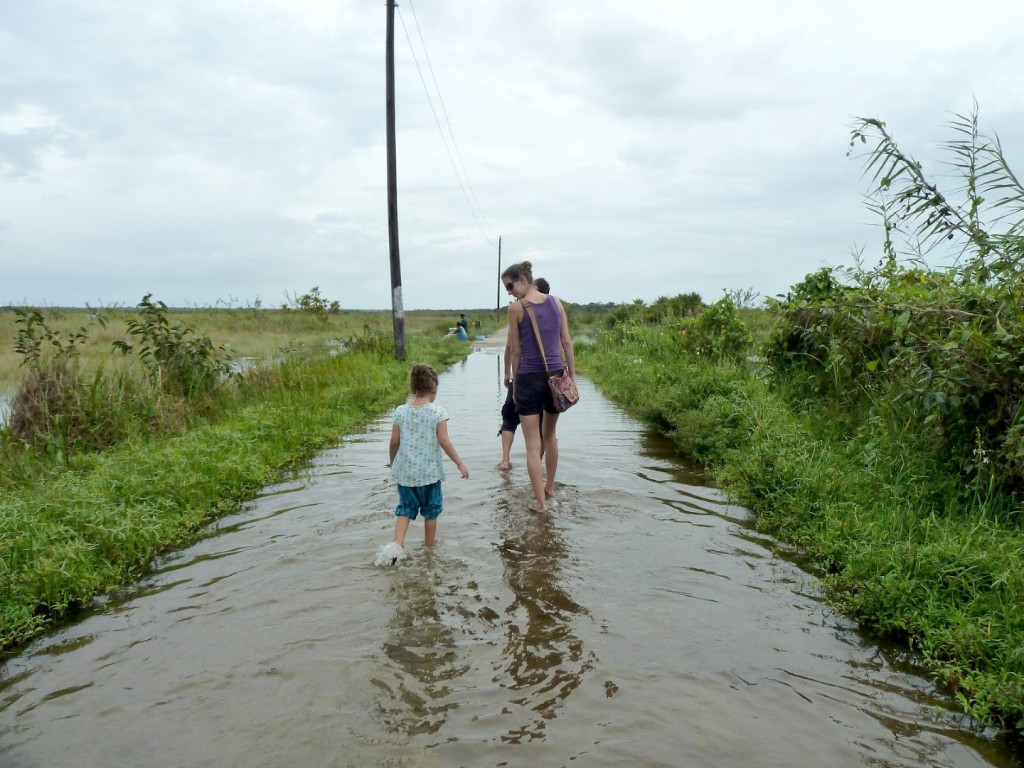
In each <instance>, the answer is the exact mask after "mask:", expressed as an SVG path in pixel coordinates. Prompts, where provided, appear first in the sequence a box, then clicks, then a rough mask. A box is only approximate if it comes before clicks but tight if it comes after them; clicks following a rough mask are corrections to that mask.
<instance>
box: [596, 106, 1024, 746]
mask: <svg viewBox="0 0 1024 768" xmlns="http://www.w3.org/2000/svg"><path fill="white" fill-rule="evenodd" d="M952 129H953V131H954V134H955V137H954V139H953V141H951V142H949V144H948V145H947V146H948V149H949V150H950V152H951V156H952V158H953V160H952V161H951V163H950V166H951V167H952V169H953V170H954V172H955V173H957V174H959V176H960V178H961V180H962V186H961V187H960V188H959V189H957V190H955V191H954V193H953V197H955V198H957V201H954V200H953V199H951V197H950V196H947V195H945V194H944V193H943V192H941V191H940V190H939V188H938V186H937V185H936V184H934V183H932V182H930V181H929V180H928V179H926V177H925V175H924V171H923V166H922V165H921V164H919V163H918V162H917V161H915V160H914V159H913V158H911V157H910V156H908V155H906V154H904V153H903V152H901V150H900V149H899V148H898V146H897V145H896V143H895V141H894V140H893V139H892V137H891V136H890V135H889V134H888V133H887V131H886V129H885V126H884V124H883V123H881V122H880V121H877V120H862V121H860V122H858V124H857V125H856V127H855V129H854V131H853V142H854V144H855V146H857V147H861V146H866V147H867V151H868V154H867V156H866V160H865V165H866V168H867V175H868V177H869V178H870V179H871V180H872V190H871V200H872V206H871V207H872V209H873V210H875V211H876V212H878V214H879V215H880V216H881V218H882V224H883V226H884V228H885V233H886V241H885V250H884V253H883V257H882V259H881V260H880V262H879V263H878V264H877V266H875V267H874V268H865V267H864V266H863V265H857V266H856V267H855V268H852V269H846V270H833V269H823V270H820V271H819V272H816V273H814V274H811V275H808V276H807V278H806V279H805V280H804V281H802V282H801V283H800V284H798V285H796V286H794V287H793V289H792V290H791V291H790V292H789V294H788V295H787V296H785V297H782V298H780V299H779V300H777V301H773V302H770V303H769V307H768V308H766V309H763V310H760V311H758V310H749V309H737V308H736V307H735V302H734V301H732V300H731V299H730V298H729V297H728V295H727V298H725V299H723V300H722V301H720V302H718V303H717V304H715V305H712V306H711V307H707V308H703V309H700V311H699V314H696V316H693V317H691V316H689V315H688V314H684V313H682V312H681V311H679V310H680V309H681V308H682V307H684V306H685V305H686V304H687V303H688V302H687V298H686V297H678V298H677V300H669V299H665V300H659V302H656V303H655V305H654V306H652V307H645V306H643V304H642V302H641V303H639V304H634V305H633V306H630V307H624V308H622V309H621V310H619V311H616V312H615V313H613V315H612V316H611V317H610V318H609V322H608V324H607V325H606V327H605V328H604V329H602V330H601V332H600V333H599V334H597V336H596V338H595V341H594V343H593V344H591V345H586V344H582V345H579V347H578V348H577V352H578V359H579V360H580V365H581V369H582V370H585V371H586V372H587V373H588V374H589V375H590V376H592V377H593V378H594V380H595V381H597V382H598V383H599V385H600V386H601V387H602V388H603V389H604V390H605V391H606V392H607V393H608V394H609V395H610V396H611V397H613V398H615V399H616V400H619V401H621V402H623V403H626V404H631V405H630V407H632V408H633V410H634V411H635V412H636V413H637V414H638V415H639V416H641V417H643V418H645V419H646V420H647V421H649V422H650V423H652V424H654V425H656V426H658V427H659V428H660V429H661V430H663V431H664V432H665V433H666V434H669V435H671V436H672V437H673V439H674V440H675V442H676V443H677V444H678V446H679V447H680V450H681V451H682V452H683V453H685V454H687V455H689V456H691V457H693V458H696V459H698V460H700V461H702V462H705V463H706V465H707V467H708V469H709V472H710V473H711V476H712V477H713V478H714V479H715V481H716V482H717V483H719V484H720V485H721V486H722V487H723V488H725V489H726V490H727V491H728V492H730V493H731V494H732V495H734V496H735V497H736V498H737V499H738V500H739V501H740V502H742V503H743V504H745V505H746V506H747V507H748V508H750V509H751V511H752V513H753V515H754V517H755V521H756V524H757V526H758V527H759V528H761V529H763V530H766V531H769V532H772V533H773V534H774V535H776V536H777V537H778V538H780V539H781V540H784V541H787V542H790V543H792V544H794V545H796V546H797V547H799V548H801V549H802V550H803V551H804V552H806V554H807V556H808V557H809V559H810V562H812V563H813V564H814V565H815V566H816V567H817V568H818V569H819V571H820V574H821V576H822V579H823V583H824V585H825V588H826V590H827V592H828V594H829V597H830V599H831V600H832V601H833V602H834V604H836V605H837V606H839V607H840V608H841V609H843V610H844V611H846V612H847V613H849V614H850V615H851V616H854V617H856V618H858V619H859V620H861V621H862V622H863V624H864V625H865V627H867V628H869V629H871V630H873V631H874V632H876V633H878V634H879V635H880V636H885V637H890V638H894V639H896V640H899V641H903V642H905V643H906V644H907V645H908V646H909V647H910V648H912V649H914V650H915V651H917V652H918V653H919V654H920V655H921V657H922V658H923V660H924V662H925V664H926V665H927V666H928V668H929V669H930V670H931V671H932V672H933V673H934V675H935V677H936V679H937V680H938V681H940V682H941V683H942V684H944V685H946V686H948V687H949V689H950V690H952V691H954V692H955V693H956V696H957V698H958V700H959V701H960V703H961V704H962V706H963V708H964V710H965V712H967V713H968V714H970V715H972V716H973V717H975V718H977V719H978V720H979V721H981V722H983V723H986V724H993V725H996V726H999V727H1001V728H1002V729H1004V731H1005V732H1006V733H1007V734H1009V735H1015V736H1016V737H1018V738H1019V737H1020V736H1021V735H1024V610H1022V608H1024V520H1022V515H1021V508H1022V502H1024V497H1022V494H1024V400H1022V398H1024V301H1022V299H1024V269H1022V259H1024V188H1022V186H1021V184H1020V183H1019V182H1018V181H1017V179H1016V177H1015V176H1014V175H1013V173H1012V172H1011V171H1010V169H1009V168H1008V167H1007V165H1006V162H1005V160H1004V158H1003V154H1002V149H1001V147H1000V145H999V143H998V140H997V139H994V138H987V137H985V136H983V135H981V134H980V133H979V131H978V128H977V118H976V115H974V114H972V115H970V116H967V117H958V118H957V119H956V120H955V121H954V122H953V123H952ZM869 142H870V144H869ZM904 236H906V241H907V242H910V243H913V245H912V246H910V247H909V250H907V249H906V248H904V249H903V252H901V251H900V249H899V248H898V245H899V244H901V243H902V242H903V237H904ZM925 255H930V256H933V257H934V256H943V255H945V256H946V259H945V260H946V262H947V263H946V264H945V265H944V266H941V267H928V266H926V265H925V262H924V257H925ZM705 317H709V318H710V319H709V320H707V321H706V322H704V321H703V318H705Z"/></svg>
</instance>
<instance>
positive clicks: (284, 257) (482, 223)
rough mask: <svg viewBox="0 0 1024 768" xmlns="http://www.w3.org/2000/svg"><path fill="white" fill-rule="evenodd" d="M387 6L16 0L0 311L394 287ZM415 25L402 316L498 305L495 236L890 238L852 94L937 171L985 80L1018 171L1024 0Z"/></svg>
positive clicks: (729, 263) (751, 240)
mask: <svg viewBox="0 0 1024 768" xmlns="http://www.w3.org/2000/svg"><path fill="white" fill-rule="evenodd" d="M385 22H386V7H385V3H384V2H380V1H379V0H359V1H358V2H357V1H356V0H337V2H328V1H327V0H324V1H317V0H246V1H243V0H173V1H171V0H149V1H148V2H123V1H122V0H118V1H117V2H114V1H113V0H33V1H32V2H27V1H25V0H0V304H33V305H51V306H52V305H71V306H85V305H86V304H89V305H92V306H110V305H125V306H134V305H135V304H136V303H138V301H139V300H140V299H141V298H142V296H143V295H144V294H146V293H152V294H153V295H154V297H155V298H156V299H160V300H162V301H165V302H166V303H167V304H169V305H171V306H210V305H217V304H220V305H224V304H227V305H233V306H249V305H253V304H255V303H256V302H257V301H259V302H261V303H262V304H263V306H278V305H280V304H281V303H283V302H285V301H287V300H288V298H289V297H290V296H295V295H298V294H301V293H304V292H306V291H308V290H309V289H310V288H312V287H313V286H318V287H319V288H320V291H321V294H322V295H324V296H325V297H327V298H328V299H336V300H338V301H340V303H341V305H342V306H343V307H345V308H363V309H386V308H389V307H390V306H391V274H390V266H389V252H388V234H387V191H386V190H387V186H386V181H387V175H386V169H387V166H386V157H385V109H384V106H385V102H384V86H385V77H384V72H385V67H384V64H385V51H384V41H385ZM395 29H396V32H395V60H396V92H397V96H396V104H397V107H396V108H397V125H398V134H397V146H398V150H397V158H398V215H399V234H400V247H401V271H402V284H403V297H404V298H403V301H404V306H405V308H406V309H422V308H436V309H440V308H483V307H493V306H494V305H495V302H496V301H498V300H499V296H498V292H497V285H498V283H497V271H498V270H497V266H498V236H499V235H500V236H501V237H502V264H503V266H504V265H507V264H509V263H511V262H514V261H520V260H523V259H529V260H531V261H532V262H533V264H534V274H535V276H543V277H547V278H548V279H549V280H550V282H551V283H552V286H553V290H554V292H555V293H556V294H558V295H559V296H562V297H563V298H565V299H566V300H569V301H573V302H579V303H587V302H592V301H597V302H605V301H611V302H625V301H632V300H634V299H638V298H639V299H643V300H645V301H648V302H650V301H653V300H654V299H656V298H657V297H659V296H674V295H676V294H678V293H686V292H690V291H696V292H698V293H700V294H701V296H702V297H703V298H704V299H705V301H714V300H717V299H718V298H720V297H721V296H722V292H723V289H747V288H752V289H754V290H755V291H757V292H759V293H761V294H764V295H769V296H770V295H775V294H779V293H784V292H785V291H786V290H787V288H789V286H791V285H792V284H794V283H796V282H798V281H799V280H801V279H802V278H803V276H804V275H805V274H807V273H808V272H811V271H814V270H816V269H818V268H819V267H820V266H823V265H849V264H852V263H853V257H852V253H853V252H854V251H855V250H857V249H860V248H863V249H864V252H865V258H866V259H867V260H869V261H873V260H875V259H877V256H878V254H879V235H878V233H879V227H878V223H877V221H875V220H874V219H873V218H872V215H871V214H870V213H869V212H868V211H867V210H866V208H865V207H864V205H863V195H864V193H865V192H866V191H867V187H866V184H865V182H864V181H863V180H862V179H861V170H862V161H860V160H857V159H850V158H847V155H846V153H847V149H848V144H849V132H850V126H851V124H852V122H853V119H854V117H856V116H861V117H878V118H881V119H883V120H885V121H886V123H887V125H888V127H889V129H890V130H891V132H892V133H893V134H894V135H895V136H896V138H897V140H898V141H899V142H900V144H901V146H902V147H903V148H904V149H905V150H907V151H909V152H911V153H912V154H914V155H916V156H917V157H918V158H919V159H921V160H923V161H925V162H926V164H927V163H929V162H931V161H932V160H933V159H935V158H936V157H939V156H941V154H940V153H939V151H938V146H939V145H940V144H941V143H942V142H945V141H948V140H950V139H951V138H953V134H952V133H951V132H950V130H949V129H948V128H947V127H946V125H947V123H948V122H949V121H950V120H951V119H952V117H953V115H954V114H955V113H961V114H962V113H965V112H969V111H970V109H971V105H972V102H973V100H975V99H976V100H977V102H978V105H979V111H980V118H981V124H982V128H983V129H985V130H988V131H994V132H996V133H998V135H999V137H1000V138H1001V139H1002V142H1003V145H1004V148H1005V150H1006V152H1007V155H1008V158H1009V160H1010V163H1011V166H1013V167H1014V168H1015V169H1016V171H1017V173H1018V175H1020V174H1024V87H1022V86H1021V78H1022V76H1024V39H1022V37H1024V3H1022V2H1020V0H1005V1H1004V2H997V1H996V0H975V2H974V3H972V4H970V5H965V4H964V3H963V2H960V1H958V2H943V1H942V0H929V1H928V2H924V1H923V0H916V1H914V2H911V1H908V0H903V1H899V0H884V1H879V2H876V1H875V0H861V2H857V3H841V4H840V3H829V2H821V0H813V1H808V2H798V1H796V0H778V1H776V2H764V0H720V1H719V2H715V3H711V2H706V0H702V1H701V2H693V1H691V0H648V1H647V2H636V1H635V0H632V1H630V2H626V1H625V0H589V2H555V1H554V0H483V1H481V0H476V1H474V2H470V0H404V1H403V2H401V4H400V6H399V9H398V13H397V15H396V21H395ZM406 32H408V35H409V37H410V38H411V41H412V47H410V43H409V41H408V40H407V38H406ZM424 43H425V49H424ZM427 57H429V66H428V58H427ZM417 61H418V64H419V67H417ZM435 80H436V85H437V89H436V90H435V84H434V81H435ZM423 81H425V82H426V84H427V86H428V89H429V93H430V97H431V99H432V101H428V97H427V93H428V90H425V89H424V85H423ZM438 94H439V95H438ZM431 105H433V109H432V107H431ZM435 114H436V118H435ZM438 122H439V123H440V125H441V127H442V128H443V129H444V136H445V140H443V139H442V132H441V131H439V129H438ZM449 126H450V131H449ZM452 137H454V141H453V138H452ZM938 170H940V169H939V168H938V167H936V171H938ZM939 181H940V183H941V181H942V178H941V177H940V178H939ZM500 301H501V303H502V304H504V302H505V301H506V299H505V292H504V290H502V291H501V295H500Z"/></svg>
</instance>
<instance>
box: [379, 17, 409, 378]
mask: <svg viewBox="0 0 1024 768" xmlns="http://www.w3.org/2000/svg"><path fill="white" fill-rule="evenodd" d="M387 6H388V24H387V37H386V40H385V44H384V50H385V59H386V62H387V66H386V68H385V79H386V80H387V96H386V105H385V111H386V112H387V135H388V245H389V246H390V252H391V318H392V324H393V325H394V328H395V358H396V359H398V360H404V359H405V310H404V309H403V308H402V263H401V261H400V260H399V258H398V171H397V168H396V166H397V164H398V162H397V159H396V157H397V156H396V153H395V2H394V0H387Z"/></svg>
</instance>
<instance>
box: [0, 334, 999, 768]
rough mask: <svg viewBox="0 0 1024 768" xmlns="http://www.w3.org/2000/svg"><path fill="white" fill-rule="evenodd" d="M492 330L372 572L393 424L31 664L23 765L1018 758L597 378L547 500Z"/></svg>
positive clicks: (15, 733)
mask: <svg viewBox="0 0 1024 768" xmlns="http://www.w3.org/2000/svg"><path fill="white" fill-rule="evenodd" d="M500 374H501V370H500V359H499V357H498V355H497V354H496V351H495V350H481V351H477V352H474V353H473V354H472V355H470V356H469V358H468V359H467V360H466V361H465V362H464V363H462V364H460V365H457V366H456V367H455V368H454V369H453V370H452V371H450V372H449V373H446V374H445V375H444V376H443V377H442V381H441V390H440V398H439V401H440V402H442V403H443V404H444V405H445V406H446V407H447V408H448V410H449V412H450V414H451V419H452V420H451V422H450V432H451V434H452V437H453V439H454V441H455V444H456V446H457V447H458V448H459V450H460V452H461V453H462V455H463V457H464V458H465V459H466V461H467V463H468V464H469V465H470V468H471V471H472V475H471V477H470V479H469V480H465V481H464V480H460V479H458V478H457V476H456V475H455V473H454V471H453V470H452V471H450V472H449V479H448V481H447V482H446V484H445V510H446V511H445V513H444V515H443V516H442V517H441V520H440V524H439V537H440V542H441V543H440V545H439V548H438V549H437V550H436V551H435V552H433V553H428V552H426V551H425V550H424V549H423V548H422V546H421V545H420V543H419V537H420V536H421V535H422V533H421V532H422V526H421V524H420V522H418V521H417V522H416V523H414V524H413V526H412V529H411V531H410V538H409V542H410V552H411V557H409V558H408V559H407V560H405V561H402V562H400V563H399V564H398V565H397V566H395V567H391V568H374V567H373V566H372V561H373V558H374V554H375V551H376V549H377V547H378V546H379V545H380V544H382V543H383V542H386V541H387V540H388V539H389V537H390V534H391V530H392V526H393V522H392V521H393V518H392V510H393V507H394V502H395V499H396V494H395V491H394V488H393V486H391V485H390V484H389V482H388V480H387V475H386V470H385V468H384V464H385V462H386V460H387V438H388V434H389V430H390V427H389V422H388V421H387V419H383V420H381V421H379V422H377V423H376V424H374V425H372V427H371V428H370V429H369V430H368V431H367V432H366V433H364V434H359V435H355V436H352V437H350V438H348V439H346V440H345V441H344V442H343V443H342V444H340V445H339V446H338V447H336V448H334V449H332V450H328V451H325V452H324V453H322V454H321V455H320V456H319V457H318V459H317V460H316V462H315V464H314V466H313V467H312V468H311V469H309V470H308V471H306V472H304V473H302V475H301V476H298V477H296V478H294V479H293V480H292V481H291V482H288V483H285V484H282V485H280V486H278V487H274V488H268V489H266V491H265V492H264V493H263V494H262V496H260V498H258V499H256V500H255V501H253V502H252V503H250V504H248V505H247V506H246V507H245V508H244V509H243V510H242V511H241V512H240V513H239V514H237V515H234V516H232V517H230V518H226V519H223V520H221V521H220V522H219V523H218V524H217V525H216V526H215V527H214V528H212V529H211V530H210V531H209V535H208V536H207V537H206V538H205V539H204V540H203V541H202V542H200V543H198V544H197V545H195V546H193V547H191V548H189V549H187V550H183V551H181V552H179V553H177V554H175V555H173V556H171V557H168V558H166V559H165V560H163V561H162V562H161V563H159V564H158V567H157V568H156V570H155V572H154V573H153V574H152V575H151V576H150V577H149V578H147V579H146V580H145V581H144V582H143V583H142V584H140V585H139V586H138V587H137V588H135V589H133V590H132V591H131V592H130V593H128V594H126V595H123V596H121V597H119V598H117V599H110V600H109V601H108V602H107V603H106V604H105V605H104V606H102V609H101V610H100V611H98V612H96V613H95V614H93V615H91V616H88V617H86V618H85V619H84V620H82V621H80V622H79V623H77V624H75V625H74V626H72V627H69V628H67V629H65V630H63V631H61V632H59V633H57V634H55V635H53V636H52V637H50V638H48V639H46V640H44V641H42V642H40V643H38V644H36V645H35V646H34V647H33V648H31V649H29V651H28V652H26V653H24V654H23V655H21V656H19V657H17V658H15V659H13V660H11V661H9V662H8V663H7V664H6V666H5V668H4V669H3V670H2V680H0V708H2V709H0V765H3V766H6V767H7V768H19V767H29V766H32V767H36V766H40V767H41V766H45V767H48V768H50V767H53V766H76V767H79V768H80V767H81V766H108V765H113V766H136V765H139V766H141V765H145V766H149V767H152V768H160V767H162V766H193V765H212V766H239V767H241V766H246V767H247V768H248V767H251V766H293V765H294V766H359V767H360V768H361V767H363V766H389V767H390V768H401V767H406V766H407V767H408V768H413V767H419V766H536V767H539V766H545V767H546V766H569V765H576V766H733V765H736V766H739V765H742V766H919V765H929V766H985V765H990V766H1012V765H1014V763H1013V761H1012V760H1011V759H1010V757H1009V756H1008V755H1007V753H1006V752H1005V751H1004V750H1003V749H1002V747H1001V746H999V745H998V743H996V742H994V741H992V740H991V739H990V738H989V737H988V736H987V735H986V734H984V733H978V732H974V731H972V730H971V729H970V723H968V722H966V721H964V720H962V719H961V718H959V717H957V716H955V715H953V714H949V713H945V714H944V710H948V709H950V708H952V702H951V701H950V700H949V699H948V698H947V697H944V696H942V695H940V694H938V693H937V692H936V691H935V690H934V689H933V687H932V686H931V685H930V684H929V683H928V681H927V680H926V679H925V678H923V677H921V676H918V675H916V674H915V673H914V671H913V669H911V668H909V667H908V666H906V665H905V664H904V663H901V662H900V661H899V660H898V659H897V658H895V657H894V656H893V655H891V654H889V653H887V652H885V651H883V650H882V649H880V648H878V647H876V646H874V645H872V644H871V643H869V642H866V641H865V640H864V639H863V638H862V637H861V636H860V635H858V633H857V632H856V631H855V629H854V628H853V627H852V626H851V625H850V624H849V623H848V622H846V621H845V620H843V619H842V618H840V617H837V616H835V615H834V614H832V613H831V612H830V611H828V610H827V609H826V608H825V607H824V606H823V605H822V603H821V601H820V599H819V588H818V585H817V583H816V580H815V579H814V578H813V577H812V576H810V575H809V574H807V573H805V572H804V571H802V570H800V568H799V567H797V566H796V565H794V564H793V563H792V562H791V561H790V560H789V559H787V557H786V556H785V555H784V553H783V552H781V551H780V550H779V549H778V548H777V547H776V546H775V545H774V544H773V542H772V541H771V540H769V539H767V538H764V537H762V536H760V535H758V534H756V533H754V532H753V531H752V530H751V529H750V527H749V526H748V523H747V519H746V517H747V516H746V514H745V512H744V510H742V509H740V508H737V507H734V506H730V505H729V504H727V503H725V501H724V500H723V499H722V497H721V496H720V494H719V493H718V492H716V491H715V490H714V489H712V488H708V487H705V486H704V485H703V483H702V480H701V477H700V476H699V474H697V473H695V472H694V471H692V470H691V469H688V468H687V467H685V466H683V465H680V464H679V463H678V462H677V461H674V460H673V459H671V458H670V456H671V450H670V447H669V446H668V445H666V444H664V443H663V442H661V441H660V440H659V439H657V438H655V437H652V436H650V435H648V434H646V433H645V430H644V429H643V428H642V427H641V426H640V425H638V424H637V423H636V422H635V421H633V420H631V419H629V418H627V417H626V416H624V415H623V414H621V413H620V412H619V411H618V410H617V409H616V408H615V407H613V406H612V405H611V404H610V403H609V402H608V401H607V400H605V399H604V398H603V397H602V396H601V395H600V394H599V393H598V392H597V391H596V390H595V389H594V388H593V387H592V386H591V385H589V383H588V382H586V381H583V382H581V386H580V389H581V392H582V401H581V403H580V405H579V406H577V407H576V408H575V409H573V411H571V412H570V413H568V414H566V415H565V416H563V417H562V421H561V423H560V426H559V434H560V438H561V439H560V445H561V450H562V464H561V468H560V474H559V479H560V488H559V497H558V500H557V503H556V504H555V505H554V506H553V514H552V516H551V518H550V519H540V518H538V517H536V516H534V515H532V514H530V513H528V512H527V511H526V506H527V503H528V502H529V495H528V491H527V479H526V472H525V463H524V457H523V453H522V451H523V446H522V442H521V438H518V439H517V443H516V446H515V451H514V453H513V458H514V460H516V466H515V467H514V468H513V470H512V471H511V472H510V473H509V474H508V475H507V476H505V475H503V474H501V473H499V472H498V471H496V469H495V468H494V467H495V464H496V463H497V460H498V458H499V455H500V449H499V441H498V438H497V437H496V436H495V431H496V430H497V426H498V416H497V413H498V408H499V406H500V404H501V402H502V400H503V397H504V392H503V391H502V389H501V386H500V383H499V380H500Z"/></svg>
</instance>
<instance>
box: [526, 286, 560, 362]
mask: <svg viewBox="0 0 1024 768" xmlns="http://www.w3.org/2000/svg"><path fill="white" fill-rule="evenodd" d="M523 308H524V309H525V310H526V314H528V315H529V316H530V322H531V323H533V335H534V336H536V337H537V346H538V347H540V357H541V359H542V360H543V361H544V370H545V371H548V372H550V370H551V369H550V368H548V356H547V353H546V352H545V351H544V341H543V340H542V339H541V337H540V328H538V327H537V317H536V316H535V315H534V314H533V307H531V306H530V302H528V301H524V302H523ZM559 319H561V317H559Z"/></svg>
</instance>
